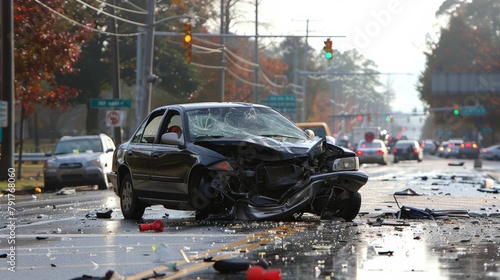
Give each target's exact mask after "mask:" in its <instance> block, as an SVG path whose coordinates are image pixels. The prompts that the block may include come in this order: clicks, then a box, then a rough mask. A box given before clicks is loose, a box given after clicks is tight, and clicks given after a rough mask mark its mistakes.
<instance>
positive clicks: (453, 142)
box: [444, 138, 464, 158]
mask: <svg viewBox="0 0 500 280" xmlns="http://www.w3.org/2000/svg"><path fill="white" fill-rule="evenodd" d="M463 143H464V140H462V139H460V138H452V139H450V140H448V147H446V150H445V153H444V157H445V158H450V157H458V153H459V152H460V145H462V144H463Z"/></svg>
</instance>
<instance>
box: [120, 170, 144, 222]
mask: <svg viewBox="0 0 500 280" xmlns="http://www.w3.org/2000/svg"><path fill="white" fill-rule="evenodd" d="M120 207H121V209H122V214H123V217H124V218H125V219H130V220H139V219H141V218H142V215H144V211H145V210H146V205H145V204H144V203H142V202H140V201H139V199H138V198H137V195H136V194H135V192H134V186H133V184H132V177H131V176H130V174H127V175H125V177H123V181H122V184H121V187H120Z"/></svg>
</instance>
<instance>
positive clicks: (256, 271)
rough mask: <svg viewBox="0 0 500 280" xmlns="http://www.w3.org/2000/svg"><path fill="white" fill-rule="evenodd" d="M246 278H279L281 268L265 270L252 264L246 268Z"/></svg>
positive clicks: (274, 279) (250, 279)
mask: <svg viewBox="0 0 500 280" xmlns="http://www.w3.org/2000/svg"><path fill="white" fill-rule="evenodd" d="M247 280H281V270H280V269H269V270H265V269H264V268H263V267H261V266H258V265H253V266H250V268H249V269H248V270H247Z"/></svg>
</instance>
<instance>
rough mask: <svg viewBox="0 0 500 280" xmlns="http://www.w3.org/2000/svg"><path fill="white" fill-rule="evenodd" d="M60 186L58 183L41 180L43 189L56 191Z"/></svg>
mask: <svg viewBox="0 0 500 280" xmlns="http://www.w3.org/2000/svg"><path fill="white" fill-rule="evenodd" d="M60 188H61V186H59V185H58V184H54V183H48V182H43V189H44V190H45V191H56V190H58V189H60Z"/></svg>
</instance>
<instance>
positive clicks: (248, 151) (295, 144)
mask: <svg viewBox="0 0 500 280" xmlns="http://www.w3.org/2000/svg"><path fill="white" fill-rule="evenodd" d="M327 142H328V140H327V138H322V139H320V140H318V141H313V140H302V139H289V140H287V141H279V140H277V139H274V138H271V137H258V136H252V137H247V138H244V139H211V140H204V141H198V142H195V143H194V144H195V145H198V146H202V147H204V148H207V149H210V150H213V151H216V152H218V153H220V154H223V155H224V154H227V152H229V151H231V152H234V151H236V152H237V153H238V154H239V155H241V156H246V157H251V158H255V159H261V160H268V161H273V160H286V159H292V158H297V157H304V156H308V157H311V158H314V157H317V156H319V155H321V154H323V153H324V152H325V151H326V147H327ZM337 149H338V150H339V152H341V151H343V149H342V148H340V147H337Z"/></svg>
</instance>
